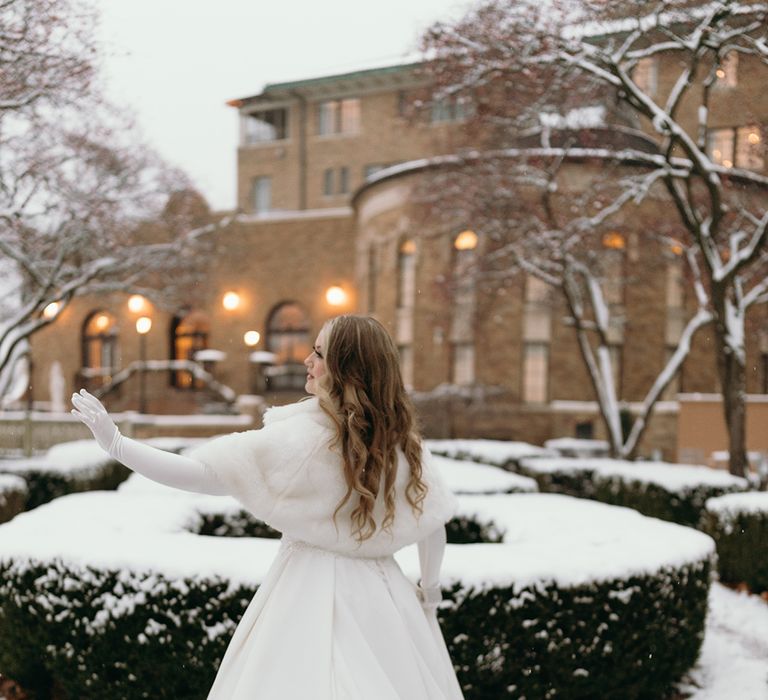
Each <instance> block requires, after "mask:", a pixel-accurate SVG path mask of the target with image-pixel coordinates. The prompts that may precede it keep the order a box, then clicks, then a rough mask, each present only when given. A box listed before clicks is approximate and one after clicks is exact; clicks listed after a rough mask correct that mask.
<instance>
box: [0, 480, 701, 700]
mask: <svg viewBox="0 0 768 700" xmlns="http://www.w3.org/2000/svg"><path fill="white" fill-rule="evenodd" d="M107 497H109V498H110V500H109V502H105V499H106V498H107ZM122 501H125V503H123V504H122V505H121V502H122ZM163 502H165V505H166V507H165V509H164V510H163V511H162V512H160V513H156V514H155V515H153V517H152V518H148V517H142V518H141V522H140V523H138V524H137V526H136V528H135V529H131V530H129V531H128V532H126V529H125V528H126V523H130V522H131V521H130V516H131V515H133V516H134V518H135V512H136V508H137V507H139V506H140V504H141V505H143V506H145V507H147V508H150V507H151V508H152V511H153V512H155V511H156V510H157V509H158V507H162V504H163ZM215 502H218V503H220V504H221V511H222V522H231V513H232V512H235V511H236V509H237V508H238V507H237V506H236V505H234V504H233V502H232V501H229V500H228V499H215V500H212V499H210V498H208V499H206V498H201V497H192V496H190V497H187V496H183V495H168V496H163V495H162V494H160V493H159V492H158V493H157V494H156V495H155V500H151V499H150V498H148V497H147V494H142V495H141V496H139V494H136V493H134V494H133V496H130V495H128V494H122V493H120V492H117V493H112V494H107V493H91V494H77V495H73V496H69V497H65V498H61V499H58V501H56V502H55V503H52V504H48V505H46V506H44V507H42V508H39V509H38V510H37V511H35V512H34V513H30V514H27V515H25V516H23V517H21V518H16V519H15V520H13V521H11V522H10V523H7V524H6V525H3V526H2V527H0V668H2V669H3V671H4V672H5V673H7V674H8V675H9V676H10V677H11V678H14V679H15V680H18V681H20V682H21V683H22V685H26V686H27V687H29V688H31V689H33V690H35V691H36V692H37V693H38V698H39V700H44V698H46V697H48V696H47V695H46V694H47V693H48V692H49V690H50V688H51V687H53V686H54V685H55V686H57V687H59V688H60V690H61V695H62V696H63V697H64V698H66V699H68V700H74V699H77V700H91V699H93V700H95V699H96V698H98V699H100V700H101V699H102V698H110V700H134V699H138V698H148V697H151V698H174V699H175V700H187V699H189V700H193V699H195V698H200V700H202V699H203V698H204V697H205V694H206V692H207V689H208V688H209V687H210V683H211V682H212V679H213V674H214V669H215V668H216V665H217V663H218V660H219V659H220V657H221V655H222V653H223V651H224V648H225V646H226V644H227V643H228V640H229V638H230V636H231V633H232V631H233V629H234V626H235V621H236V620H237V619H239V617H240V615H241V614H242V612H243V610H244V609H245V607H246V605H247V603H248V601H249V599H250V598H251V596H252V595H253V593H254V592H255V590H256V588H257V587H258V582H259V581H260V580H263V576H265V575H266V571H267V569H268V566H269V562H271V559H272V557H273V556H274V554H275V552H276V548H277V542H275V541H274V540H272V541H270V540H263V539H246V538H240V539H231V538H213V537H208V538H196V537H194V535H191V534H189V533H184V532H178V531H175V530H174V528H177V527H178V524H179V523H181V522H188V523H190V527H197V525H194V523H196V522H197V523H199V522H200V512H201V511H203V512H205V513H207V514H210V513H213V512H215V510H216V508H215V506H214V503H215ZM70 503H71V505H70ZM460 504H461V510H460V513H459V516H458V518H457V520H458V521H461V522H462V523H463V524H461V525H459V526H456V529H457V530H458V531H462V532H463V531H472V532H474V533H475V534H474V535H473V537H475V538H479V537H482V536H483V535H482V533H484V532H487V531H489V528H492V531H493V532H495V533H496V535H495V536H496V537H497V538H500V539H501V540H502V541H501V543H498V544H488V543H478V544H468V545H463V546H456V545H453V546H449V547H448V549H447V552H446V558H445V563H444V566H443V572H442V575H441V577H442V584H443V589H444V596H445V600H444V601H443V604H442V606H441V608H440V610H439V618H440V622H441V625H442V628H443V631H444V635H445V638H446V640H447V645H448V648H449V651H450V653H451V656H452V659H453V661H454V663H455V664H456V668H457V674H458V677H459V681H460V683H461V685H462V687H463V689H464V694H465V697H466V698H467V700H487V699H489V698H494V699H496V698H503V697H509V698H520V697H528V698H555V697H568V698H594V697H622V698H627V699H628V700H632V699H633V698H658V697H662V696H663V694H664V692H665V691H666V690H667V689H668V688H669V687H670V685H671V684H672V683H673V682H674V681H676V680H677V679H678V678H679V677H680V675H681V674H682V673H683V672H684V671H686V670H687V669H688V667H689V666H690V665H691V664H692V663H693V661H694V660H695V658H696V655H697V653H698V650H699V646H700V644H701V641H702V637H703V630H704V613H705V609H706V603H707V589H708V583H709V568H710V558H711V556H712V552H713V544H712V541H711V539H710V538H708V537H706V536H705V535H703V534H702V533H699V532H695V531H693V530H690V529H688V528H681V527H678V526H676V525H672V524H669V523H663V522H661V521H657V520H653V519H648V518H644V517H643V516H640V515H639V514H637V513H635V512H632V511H629V510H625V509H616V508H611V507H610V506H606V505H603V504H599V503H592V502H588V501H583V500H578V499H573V498H569V497H566V496H556V495H538V494H519V495H496V496H461V497H460ZM121 511H122V512H121ZM94 514H100V515H99V522H98V523H94V522H93V518H94ZM147 515H148V514H147ZM110 518H112V520H110ZM153 518H154V519H153ZM78 521H81V522H82V525H81V530H78V526H77V523H78ZM57 522H58V523H63V522H66V523H67V528H65V529H64V530H62V531H61V533H60V534H59V535H58V538H57V537H56V533H57V529H56V523H57ZM575 523H578V528H576V527H574V524H575ZM94 525H98V527H94ZM141 528H145V529H141ZM52 533H53V534H52ZM78 533H79V534H78ZM477 533H480V534H477ZM52 538H53V539H52ZM474 541H476V539H475V540H474ZM648 541H653V542H656V543H659V545H658V546H655V547H650V548H649V547H647V542H648ZM398 561H399V562H400V563H401V566H402V568H403V571H404V572H405V573H406V575H408V576H409V578H410V579H411V580H414V581H415V580H416V578H417V576H418V569H417V565H418V556H417V553H416V551H415V548H408V549H406V550H403V552H401V553H398ZM240 572H242V573H240ZM246 572H247V573H246Z"/></svg>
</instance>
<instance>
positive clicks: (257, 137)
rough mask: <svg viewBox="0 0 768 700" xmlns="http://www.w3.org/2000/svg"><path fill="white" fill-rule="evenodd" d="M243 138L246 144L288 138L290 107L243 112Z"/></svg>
mask: <svg viewBox="0 0 768 700" xmlns="http://www.w3.org/2000/svg"><path fill="white" fill-rule="evenodd" d="M241 119H242V140H243V143H244V144H246V145H247V144H253V143H267V142H270V141H281V140H283V139H286V138H288V109H287V108H285V107H282V108H280V109H264V110H260V111H258V112H250V113H248V114H243V115H242V117H241Z"/></svg>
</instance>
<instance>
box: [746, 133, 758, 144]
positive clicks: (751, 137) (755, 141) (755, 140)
mask: <svg viewBox="0 0 768 700" xmlns="http://www.w3.org/2000/svg"><path fill="white" fill-rule="evenodd" d="M747 141H749V143H751V144H752V145H753V146H756V145H757V144H758V143H760V134H758V133H757V132H756V131H753V132H751V133H750V134H749V135H748V136H747Z"/></svg>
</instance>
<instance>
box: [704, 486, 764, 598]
mask: <svg viewBox="0 0 768 700" xmlns="http://www.w3.org/2000/svg"><path fill="white" fill-rule="evenodd" d="M701 527H702V529H703V530H704V531H705V532H706V533H708V534H709V535H711V536H712V538H713V539H714V540H715V544H716V546H717V562H718V571H719V574H720V579H721V580H722V581H726V582H728V583H742V582H743V583H746V584H747V585H748V586H749V587H750V589H752V590H753V591H755V592H759V591H768V492H765V491H760V492H753V493H745V494H734V495H729V496H721V497H719V498H711V499H709V500H708V501H707V504H706V512H705V513H704V515H703V517H702V523H701Z"/></svg>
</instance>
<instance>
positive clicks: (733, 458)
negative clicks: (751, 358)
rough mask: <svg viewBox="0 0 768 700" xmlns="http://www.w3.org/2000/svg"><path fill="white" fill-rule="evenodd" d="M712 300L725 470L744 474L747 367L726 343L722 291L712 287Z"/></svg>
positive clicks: (745, 464) (738, 474) (745, 461)
mask: <svg viewBox="0 0 768 700" xmlns="http://www.w3.org/2000/svg"><path fill="white" fill-rule="evenodd" d="M712 301H713V305H714V307H715V309H716V310H717V320H716V321H715V341H716V343H715V350H716V353H717V371H718V376H719V377H720V386H721V388H722V389H721V390H722V394H723V415H724V417H725V428H726V430H727V431H728V471H729V472H730V473H731V474H733V475H734V476H741V477H744V476H746V472H747V447H746V444H747V431H746V427H747V426H746V411H745V396H746V388H747V384H746V371H745V368H744V364H743V363H742V362H741V359H740V358H739V357H738V355H737V353H735V352H734V351H733V348H732V347H731V345H730V344H729V343H728V340H727V333H728V329H727V327H726V325H725V319H726V311H725V303H724V293H723V291H722V290H719V289H717V288H714V289H713V290H712Z"/></svg>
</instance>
